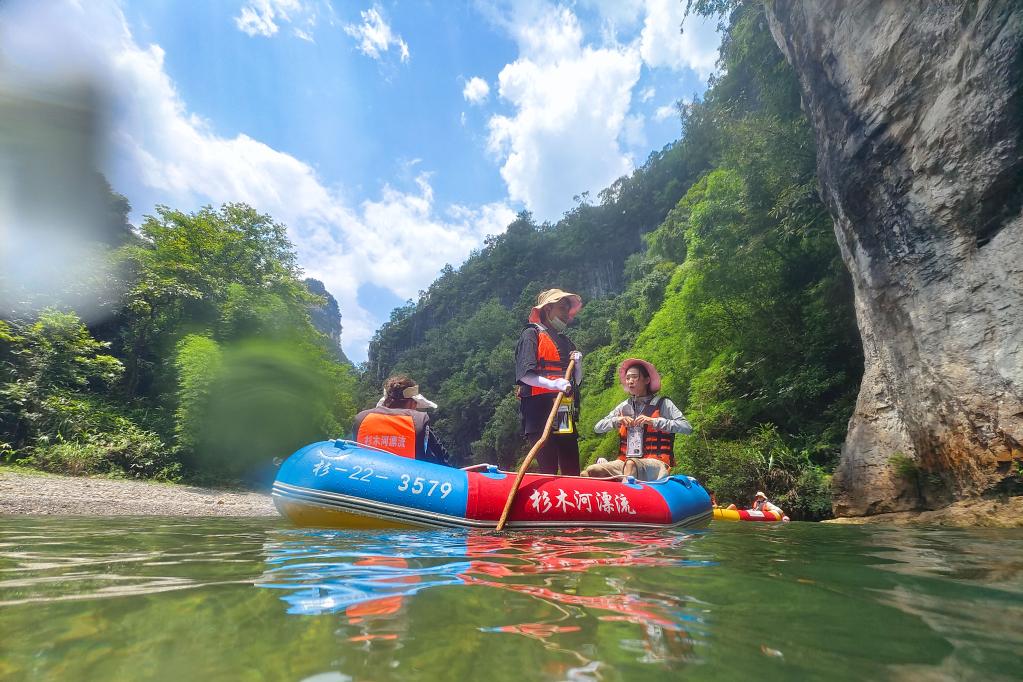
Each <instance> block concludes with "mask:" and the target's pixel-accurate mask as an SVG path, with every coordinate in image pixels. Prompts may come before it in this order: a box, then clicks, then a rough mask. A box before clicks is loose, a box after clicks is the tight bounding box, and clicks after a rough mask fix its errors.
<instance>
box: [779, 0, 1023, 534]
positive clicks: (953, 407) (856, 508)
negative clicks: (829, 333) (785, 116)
mask: <svg viewBox="0 0 1023 682" xmlns="http://www.w3.org/2000/svg"><path fill="white" fill-rule="evenodd" d="M766 4H767V12H768V18H769V21H770V25H771V32H772V34H773V35H774V37H775V40H776V41H777V43H778V45H779V47H781V49H782V51H783V52H784V53H785V55H786V58H787V59H788V60H789V62H790V63H791V64H792V65H793V67H794V68H795V69H796V71H797V73H798V75H799V79H800V84H801V86H802V90H803V103H804V107H805V109H806V111H807V114H808V116H809V117H810V119H811V121H812V123H813V126H814V128H815V132H816V138H817V154H818V158H817V164H818V175H819V179H820V189H821V193H822V196H823V197H824V199H825V201H826V203H827V205H828V207H829V209H830V211H831V214H832V216H833V217H834V220H835V232H836V235H837V237H838V241H839V244H840V247H841V249H842V254H843V257H844V258H845V262H846V264H847V265H848V267H849V270H850V272H851V273H852V277H853V281H854V284H855V292H856V312H857V319H858V323H859V327H860V332H861V334H862V338H863V350H864V355H865V367H864V370H865V371H864V378H863V384H862V386H861V388H860V394H859V399H858V402H857V405H856V410H855V413H854V415H853V417H852V419H851V420H850V423H849V433H848V436H847V438H846V442H845V446H844V448H843V451H842V461H841V464H840V466H839V468H838V471H837V472H836V474H835V477H834V492H835V502H834V506H835V513H836V514H837V515H839V516H856V515H864V514H875V513H881V512H890V511H901V510H908V509H915V508H935V507H939V506H942V505H944V504H946V503H948V502H949V501H951V500H952V499H954V498H962V497H969V496H972V495H976V494H978V493H981V492H983V491H985V490H989V489H991V487H992V486H994V485H996V484H997V483H998V482H999V480H1001V478H1002V477H1004V476H1005V475H1006V474H1007V473H1008V472H1009V471H1010V468H1011V467H1014V466H1016V464H1015V463H1014V462H1013V459H1014V458H1015V459H1016V460H1017V461H1018V460H1020V459H1021V458H1023V450H1021V442H1023V215H1021V205H1023V47H1021V43H1023V3H1020V2H1014V1H1010V0H991V1H987V2H985V1H983V0H980V1H975V2H929V3H912V2H904V1H903V0H889V1H887V2H882V1H880V0H858V1H852V0H849V1H841V0H775V1H774V2H768V3H766Z"/></svg>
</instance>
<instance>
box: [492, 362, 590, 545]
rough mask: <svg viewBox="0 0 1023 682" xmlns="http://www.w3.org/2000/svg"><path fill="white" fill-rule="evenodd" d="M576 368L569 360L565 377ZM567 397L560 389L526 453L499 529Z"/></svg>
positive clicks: (500, 527) (505, 519)
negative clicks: (537, 435)
mask: <svg viewBox="0 0 1023 682" xmlns="http://www.w3.org/2000/svg"><path fill="white" fill-rule="evenodd" d="M573 369H575V360H569V361H568V369H566V370H565V378H566V379H568V378H569V377H571V376H572V370H573ZM564 397H565V393H564V391H559V392H558V395H557V397H556V398H555V399H554V407H552V408H551V413H550V414H549V415H548V416H547V424H546V425H545V426H544V427H543V433H541V434H540V439H539V440H538V441H536V443H534V444H533V447H532V448H530V449H529V452H528V453H527V454H526V459H524V460H523V461H522V466H520V467H519V473H518V475H516V476H515V483H514V484H513V485H512V488H511V490H509V491H508V499H507V501H505V503H504V511H503V512H501V520H500V521H498V522H497V530H503V529H504V524H505V522H507V521H508V514H509V513H510V512H511V508H512V502H514V501H515V494H516V493H517V492H518V491H519V484H520V483H522V477H523V476H525V475H526V469H528V468H529V465H530V464H532V463H533V458H534V457H536V453H538V452H540V448H542V447H543V445H544V443H546V442H547V436H549V435H551V425H552V424H554V418H555V417H556V416H558V408H559V407H561V399H562V398H564Z"/></svg>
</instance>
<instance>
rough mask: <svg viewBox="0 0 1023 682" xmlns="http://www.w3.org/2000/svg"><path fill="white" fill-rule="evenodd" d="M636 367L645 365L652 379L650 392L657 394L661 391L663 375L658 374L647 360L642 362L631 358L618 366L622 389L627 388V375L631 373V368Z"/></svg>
mask: <svg viewBox="0 0 1023 682" xmlns="http://www.w3.org/2000/svg"><path fill="white" fill-rule="evenodd" d="M635 365H643V367H644V368H645V369H646V373H647V375H648V376H649V377H650V392H651V393H657V392H658V391H659V390H661V375H660V374H658V372H657V368H656V367H654V366H653V365H652V364H651V363H649V362H647V361H646V360H640V359H639V358H629V359H628V360H623V361H622V364H621V365H619V366H618V381H619V383H621V385H622V388H625V373H626V372H628V371H629V368H630V367H633V366H635Z"/></svg>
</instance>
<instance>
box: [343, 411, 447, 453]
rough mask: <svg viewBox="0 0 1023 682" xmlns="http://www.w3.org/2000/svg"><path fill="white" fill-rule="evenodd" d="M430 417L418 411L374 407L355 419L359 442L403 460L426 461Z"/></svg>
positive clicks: (355, 429) (354, 429) (356, 438)
mask: <svg viewBox="0 0 1023 682" xmlns="http://www.w3.org/2000/svg"><path fill="white" fill-rule="evenodd" d="M428 421H429V417H428V416H427V415H426V413H425V412H418V411H416V410H397V409H391V408H389V407H374V408H373V409H370V410H363V411H362V412H360V413H359V414H357V415H355V426H354V427H353V428H352V430H353V431H354V432H355V440H356V441H358V442H359V443H361V444H362V445H368V446H370V447H374V448H380V449H381V450H387V451H388V452H392V453H394V454H396V455H399V456H401V457H408V458H410V459H422V458H423V456H424V454H425V452H426V424H427V422H428Z"/></svg>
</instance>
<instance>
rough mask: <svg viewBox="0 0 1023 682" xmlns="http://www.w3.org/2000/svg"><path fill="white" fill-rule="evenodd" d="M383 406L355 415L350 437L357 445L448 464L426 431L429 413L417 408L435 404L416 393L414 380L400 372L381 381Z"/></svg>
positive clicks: (438, 443) (435, 440) (444, 455)
mask: <svg viewBox="0 0 1023 682" xmlns="http://www.w3.org/2000/svg"><path fill="white" fill-rule="evenodd" d="M382 402H383V405H382V406H381V405H380V403H378V404H377V407H373V408H371V409H368V410H363V411H362V412H360V413H359V414H357V415H355V425H354V426H353V427H352V432H353V436H352V440H355V441H356V442H358V443H359V444H360V445H367V446H369V447H374V448H379V449H381V450H386V451H387V452H391V453H394V454H395V455H400V456H402V457H408V458H410V459H419V460H423V461H425V462H432V463H434V464H446V465H448V466H451V465H450V463H449V459H450V458H449V456H448V451H447V450H446V449H445V448H444V446H443V445H441V443H440V441H439V440H437V437H436V436H434V435H433V432H432V431H431V430H430V415H428V414H426V413H425V412H419V411H417V410H416V408H417V407H420V406H422V407H430V406H432V407H436V404H435V403H432V402H430V401H429V400H427V399H426V398H424V397H423V395H422V394H421V393H420V392H419V386H417V385H416V382H414V381H412V379H409V378H408V377H407V376H405V375H404V374H398V375H395V376H393V377H389V378H388V379H387V380H386V381H385V382H384V397H383V400H382Z"/></svg>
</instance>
